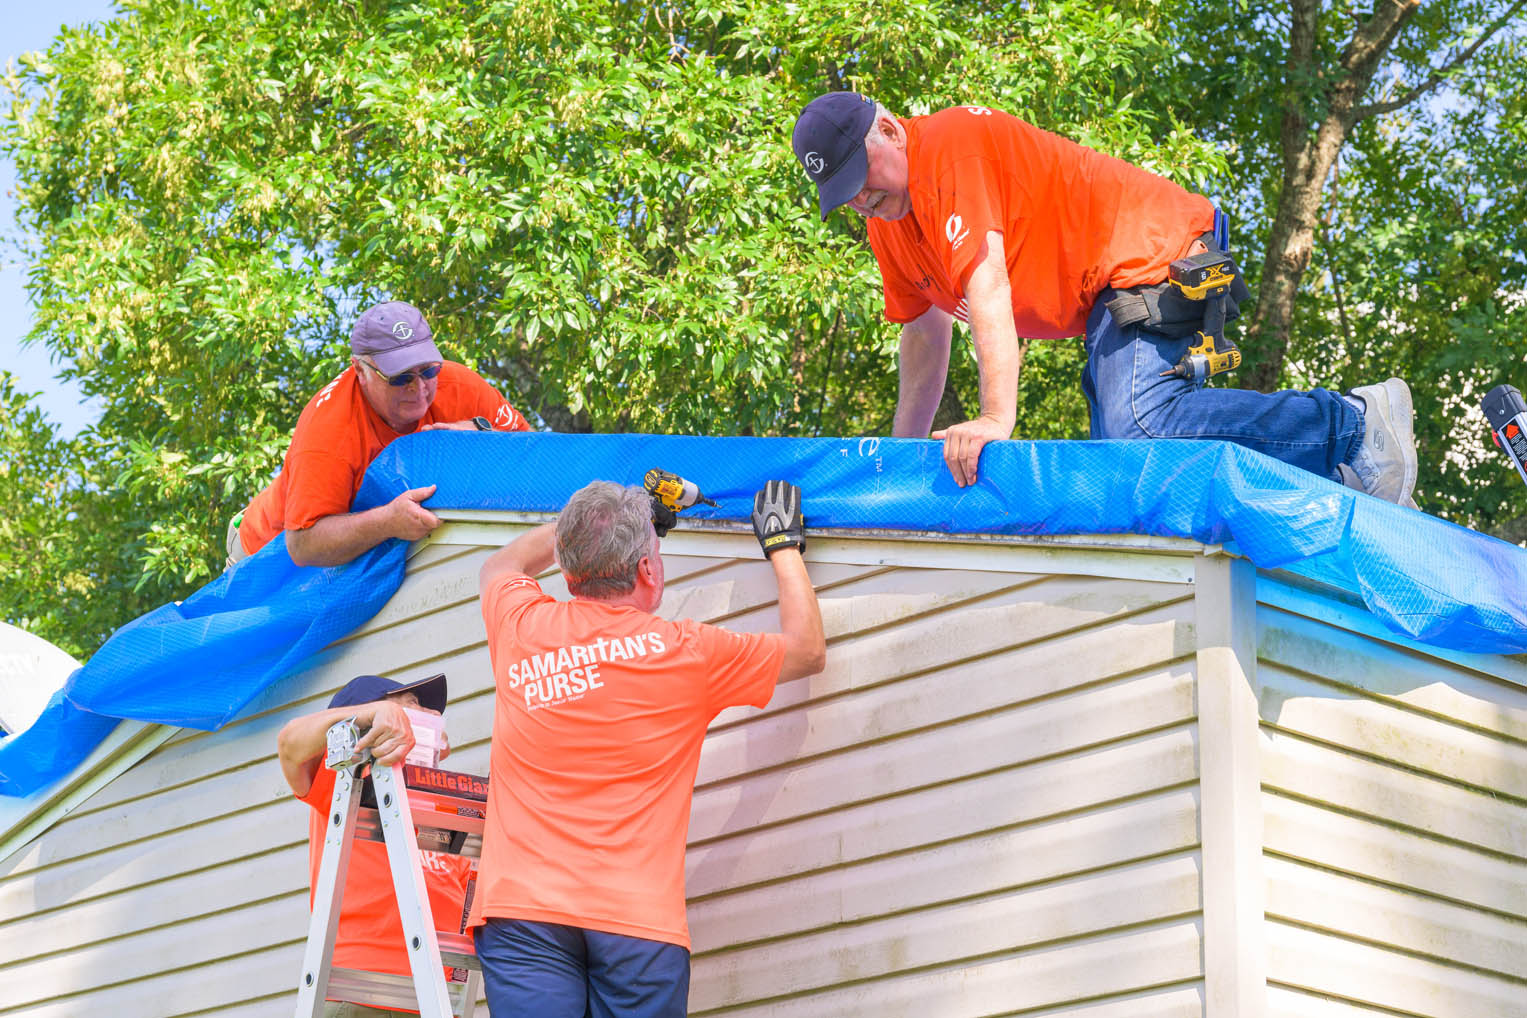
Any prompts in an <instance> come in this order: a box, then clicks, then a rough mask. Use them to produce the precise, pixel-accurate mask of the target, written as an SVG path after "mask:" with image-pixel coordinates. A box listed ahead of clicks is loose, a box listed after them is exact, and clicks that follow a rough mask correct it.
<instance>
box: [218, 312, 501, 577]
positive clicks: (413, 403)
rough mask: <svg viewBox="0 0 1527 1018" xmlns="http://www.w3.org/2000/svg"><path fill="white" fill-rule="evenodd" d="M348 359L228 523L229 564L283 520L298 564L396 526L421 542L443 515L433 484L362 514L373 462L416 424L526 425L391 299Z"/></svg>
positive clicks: (350, 554)
mask: <svg viewBox="0 0 1527 1018" xmlns="http://www.w3.org/2000/svg"><path fill="white" fill-rule="evenodd" d="M350 352H351V354H352V356H351V359H350V366H349V367H348V368H346V369H345V370H344V371H342V372H341V373H340V375H339V377H338V378H336V379H334V381H332V382H330V383H329V384H328V385H326V386H324V387H323V389H322V390H320V391H319V393H318V395H316V396H314V397H313V398H312V399H311V400H310V401H309V402H308V405H307V407H306V408H305V409H304V410H303V411H302V416H301V417H299V418H297V427H296V430H294V431H293V432H292V441H291V445H290V446H289V447H288V448H287V450H286V460H285V462H284V463H283V464H282V466H281V473H279V474H277V475H276V479H275V480H274V481H272V482H271V483H270V486H269V487H267V488H266V489H265V490H264V491H262V492H260V493H259V494H258V495H256V496H255V497H254V500H253V501H251V502H250V503H249V506H248V508H246V509H245V510H244V511H243V512H242V513H240V514H239V515H238V516H236V517H234V519H233V522H231V523H230V524H229V526H228V564H229V565H232V564H233V563H235V562H238V561H239V560H240V559H243V558H247V557H248V556H250V555H253V554H254V553H255V552H257V551H259V550H260V549H261V548H263V547H264V546H265V544H266V543H267V542H268V541H269V540H270V539H271V538H273V537H275V536H276V535H277V534H279V533H281V532H282V531H285V532H286V550H287V552H288V553H289V554H290V555H291V557H292V561H293V562H295V563H297V564H298V565H299V566H337V565H343V564H344V563H346V562H349V561H350V560H351V559H353V558H355V557H356V556H357V555H359V554H361V553H362V552H364V551H369V550H370V549H371V548H374V547H376V546H377V545H379V544H381V543H382V542H383V541H385V540H387V539H388V538H389V537H396V538H401V539H402V540H404V541H417V540H419V539H420V538H423V537H427V536H428V535H429V533H430V532H431V531H432V530H434V529H435V528H436V527H438V526H439V525H440V518H439V517H438V516H436V515H435V514H434V513H432V512H430V511H429V510H428V509H426V508H424V506H423V505H421V504H420V503H422V502H423V501H424V500H425V499H427V498H429V497H430V496H431V495H433V494H434V493H435V486H434V485H433V484H428V485H425V486H424V487H421V488H411V489H410V490H408V491H405V492H403V493H402V494H401V495H399V496H398V497H397V498H395V499H393V500H392V501H391V502H389V503H387V504H386V505H379V506H377V507H375V508H373V509H367V510H365V511H364V512H358V513H353V512H351V511H350V503H351V502H352V501H354V499H355V495H356V493H357V492H359V491H360V489H361V480H362V478H364V477H365V474H366V468H367V467H368V466H370V465H371V461H372V460H374V459H376V457H377V455H378V454H379V453H381V451H382V450H383V449H384V448H386V446H387V445H388V443H390V442H392V441H393V439H395V438H398V437H399V436H402V435H407V434H410V433H411V432H414V431H429V430H431V429H435V428H452V429H456V430H464V431H470V430H472V429H477V430H479V431H527V430H529V428H530V425H529V424H527V423H526V421H525V418H524V417H522V416H521V415H520V414H519V412H518V411H517V410H515V409H514V407H512V406H510V405H509V404H508V403H506V402H504V399H503V397H502V396H500V395H499V394H498V393H497V392H496V391H494V389H493V387H492V386H491V385H489V384H488V383H487V382H486V381H484V380H483V379H482V377H481V376H479V375H478V374H477V372H475V371H473V370H472V369H471V368H468V367H466V366H465V365H462V364H455V363H452V362H450V361H447V360H445V359H444V358H443V357H441V356H440V351H439V350H438V349H436V348H435V341H434V336H433V334H432V333H431V332H430V327H429V323H427V322H426V321H425V320H424V315H423V314H421V313H420V312H419V309H418V308H416V307H414V306H413V305H412V304H406V303H404V302H403V301H390V302H388V303H386V304H378V305H376V306H375V307H371V308H368V309H366V311H365V312H363V313H362V314H361V316H360V318H359V319H358V320H357V321H356V323H355V326H354V328H352V329H351V330H350Z"/></svg>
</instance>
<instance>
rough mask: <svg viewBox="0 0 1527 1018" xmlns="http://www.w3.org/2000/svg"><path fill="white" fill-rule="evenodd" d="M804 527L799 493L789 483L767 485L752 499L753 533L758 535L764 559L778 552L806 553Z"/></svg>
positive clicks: (773, 482) (804, 521) (804, 522)
mask: <svg viewBox="0 0 1527 1018" xmlns="http://www.w3.org/2000/svg"><path fill="white" fill-rule="evenodd" d="M805 527H806V517H805V516H803V515H802V514H801V489H800V488H797V487H796V486H795V485H793V484H791V483H790V482H789V481H770V482H769V483H767V484H765V485H764V486H763V487H762V488H760V489H759V490H758V494H756V495H754V496H753V533H754V534H756V535H758V543H759V545H761V546H762V547H763V552H764V557H765V558H767V557H768V556H770V555H772V554H773V553H774V552H776V551H779V550H780V549H781V548H799V549H801V550H802V551H805V550H806V537H805V535H804V534H803V533H802V531H804V530H805Z"/></svg>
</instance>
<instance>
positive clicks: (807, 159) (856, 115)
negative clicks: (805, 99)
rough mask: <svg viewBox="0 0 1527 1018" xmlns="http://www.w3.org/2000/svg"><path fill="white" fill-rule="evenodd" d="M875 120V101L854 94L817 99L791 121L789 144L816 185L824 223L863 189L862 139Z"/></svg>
mask: <svg viewBox="0 0 1527 1018" xmlns="http://www.w3.org/2000/svg"><path fill="white" fill-rule="evenodd" d="M874 122H875V100H873V99H871V98H869V97H868V96H863V95H860V94H859V93H858V92H828V93H827V94H826V95H819V96H817V97H816V98H815V99H813V100H811V102H809V103H807V104H806V108H805V109H803V110H801V115H800V116H799V117H797V118H796V121H795V131H794V133H792V134H791V136H790V145H791V147H792V148H794V149H795V158H797V159H799V160H800V161H801V166H802V167H804V168H805V170H806V176H808V177H810V178H811V182H812V183H813V184H815V185H816V186H817V204H818V206H819V207H820V208H821V210H822V218H823V219H826V218H827V213H829V212H831V211H832V210H833V209H835V208H837V207H838V206H839V205H843V204H846V203H847V202H849V201H852V200H853V197H854V195H856V194H858V193H859V192H860V191H862V190H864V179H865V178H866V177H867V176H869V172H870V160H869V155H868V154H867V153H866V152H865V151H864V136H865V135H866V134H868V133H869V131H870V125H871V124H873V123H874Z"/></svg>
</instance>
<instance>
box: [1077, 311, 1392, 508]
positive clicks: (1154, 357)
mask: <svg viewBox="0 0 1527 1018" xmlns="http://www.w3.org/2000/svg"><path fill="white" fill-rule="evenodd" d="M1107 296H1108V292H1107V291H1105V292H1104V295H1103V296H1101V297H1099V298H1098V301H1097V303H1096V304H1095V305H1094V306H1093V308H1092V314H1091V315H1089V316H1088V318H1087V365H1086V367H1084V368H1083V369H1082V391H1083V392H1085V393H1086V394H1087V403H1088V406H1089V407H1090V408H1091V411H1092V420H1091V431H1092V437H1093V438H1218V439H1223V440H1225V441H1227V442H1234V443H1236V444H1237V445H1244V446H1246V447H1247V448H1250V449H1255V450H1257V451H1258V452H1262V453H1266V454H1267V455H1269V456H1271V457H1273V458H1274V459H1279V460H1282V461H1283V462H1285V463H1289V464H1292V465H1294V466H1296V467H1300V468H1302V469H1304V470H1308V471H1309V472H1310V473H1312V474H1319V475H1320V476H1321V477H1327V478H1330V479H1332V480H1339V479H1340V477H1339V475H1338V474H1337V471H1336V466H1337V464H1339V463H1350V462H1352V457H1354V456H1356V455H1357V449H1358V446H1359V445H1360V444H1361V443H1362V439H1363V416H1362V414H1361V413H1359V412H1358V410H1357V409H1356V408H1355V407H1353V406H1352V404H1351V403H1349V402H1348V401H1347V400H1346V399H1344V398H1343V397H1341V396H1340V395H1338V394H1336V393H1334V392H1330V391H1328V390H1326V389H1311V390H1310V391H1309V392H1294V391H1285V392H1273V393H1263V392H1253V391H1249V390H1246V389H1215V388H1208V387H1206V386H1202V385H1194V384H1193V383H1192V382H1189V381H1187V380H1185V379H1182V378H1178V377H1176V376H1174V375H1166V376H1163V375H1162V372H1163V371H1168V370H1170V369H1171V368H1172V367H1173V366H1174V365H1176V363H1177V362H1178V361H1179V360H1181V359H1182V355H1183V354H1184V353H1186V352H1187V349H1188V347H1189V346H1190V345H1191V344H1192V337H1188V338H1185V339H1171V338H1169V337H1167V336H1163V335H1160V334H1159V333H1155V332H1151V331H1150V330H1148V329H1144V328H1141V327H1140V326H1130V327H1129V328H1120V327H1119V326H1118V325H1117V324H1116V323H1115V322H1114V320H1113V316H1112V315H1110V314H1109V313H1108V309H1107V308H1106V307H1104V306H1103V305H1104V300H1105V299H1106V298H1107Z"/></svg>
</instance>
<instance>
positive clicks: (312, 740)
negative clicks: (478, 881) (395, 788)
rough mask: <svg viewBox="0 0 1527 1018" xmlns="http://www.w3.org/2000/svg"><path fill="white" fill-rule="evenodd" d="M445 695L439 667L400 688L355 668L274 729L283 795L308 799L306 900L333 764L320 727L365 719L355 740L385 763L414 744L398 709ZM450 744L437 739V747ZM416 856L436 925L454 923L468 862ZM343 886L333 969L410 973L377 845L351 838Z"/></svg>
mask: <svg viewBox="0 0 1527 1018" xmlns="http://www.w3.org/2000/svg"><path fill="white" fill-rule="evenodd" d="M445 699H446V689H445V676H444V675H436V676H435V677H433V678H429V679H424V680H421V681H419V682H414V683H410V684H409V685H406V686H405V685H403V684H402V683H400V682H394V681H393V680H391V679H384V678H382V677H381V676H380V675H361V676H358V677H356V678H354V679H351V680H350V681H349V682H348V683H347V684H346V685H345V687H344V688H343V689H341V690H340V691H339V692H338V693H335V694H334V698H333V699H332V700H330V701H329V706H328V708H327V709H326V710H321V711H318V712H317V713H314V714H307V715H304V716H303V717H300V718H294V719H293V720H291V721H288V722H287V723H286V726H285V727H283V728H282V729H281V734H280V735H279V736H277V741H276V745H277V756H278V757H279V759H280V761H281V773H282V775H283V776H284V777H285V778H286V783H287V784H288V785H290V786H291V789H292V794H293V795H295V796H296V797H297V798H298V799H301V800H302V801H303V802H305V803H307V804H308V805H309V806H310V807H312V813H311V814H310V815H309V817H308V888H309V892H308V904H309V906H310V907H311V905H312V887H313V885H314V884H316V883H317V881H318V865H319V861H320V860H321V859H322V858H323V839H324V828H325V824H326V822H327V820H328V816H329V806H330V803H331V801H332V799H333V796H334V772H333V771H332V770H330V769H329V768H328V767H325V766H324V764H323V758H324V754H325V753H326V752H327V750H328V732H329V729H330V728H331V727H333V726H334V725H335V724H337V723H339V722H341V721H344V720H346V719H348V718H354V719H355V721H356V724H357V725H358V726H359V727H360V728H362V729H366V728H368V727H369V731H367V732H366V734H365V735H364V736H363V737H362V738H361V740H360V743H359V748H360V749H370V750H371V754H372V758H373V759H374V761H375V764H376V765H377V766H382V767H388V766H391V765H392V764H395V763H397V762H398V761H400V760H402V759H403V758H404V757H406V756H407V755H408V753H409V751H410V750H411V749H413V747H414V730H413V724H412V723H411V722H410V721H409V718H408V715H407V713H405V708H407V709H408V710H416V711H429V712H430V713H432V714H440V713H442V712H444V710H445ZM449 751H450V746H449V744H446V745H445V746H444V747H443V749H442V752H441V755H442V756H444V755H445V753H447V752H449ZM419 862H420V864H421V865H422V867H423V870H424V884H425V887H426V888H427V889H428V891H429V905H430V914H431V915H432V916H433V917H434V920H435V924H436V926H439V927H441V928H445V929H456V928H458V927H459V926H460V924H461V920H462V912H463V910H464V908H465V905H466V896H467V879H468V877H469V876H470V874H471V867H472V863H471V860H470V859H467V858H464V857H462V856H459V855H445V854H440V853H436V852H428V851H423V850H421V851H420V852H419ZM343 894H344V896H343V898H342V899H341V904H340V912H339V931H338V933H337V934H336V935H335V939H334V955H333V965H334V967H335V968H346V969H363V970H365V971H367V972H382V973H385V974H388V975H397V976H403V977H405V978H411V972H412V970H411V969H410V968H409V963H408V952H407V950H406V948H405V946H404V939H403V920H402V919H401V917H399V915H398V904H397V899H396V896H395V895H394V894H393V889H392V871H391V869H390V868H389V867H388V865H387V847H386V846H385V845H384V844H382V843H381V842H380V841H366V840H364V839H359V838H358V839H356V841H355V842H354V845H353V846H352V848H351V852H350V867H349V871H348V873H347V874H346V876H345V887H344V892H343ZM415 1014H416V1012H409V1011H386V1010H378V1009H376V1008H370V1007H364V1006H362V1005H359V1004H349V1003H342V1002H340V1001H333V1000H331V1001H329V1002H328V1004H327V1005H326V1007H325V1010H324V1016H325V1018H393V1016H400V1018H413V1016H414V1015H415Z"/></svg>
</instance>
